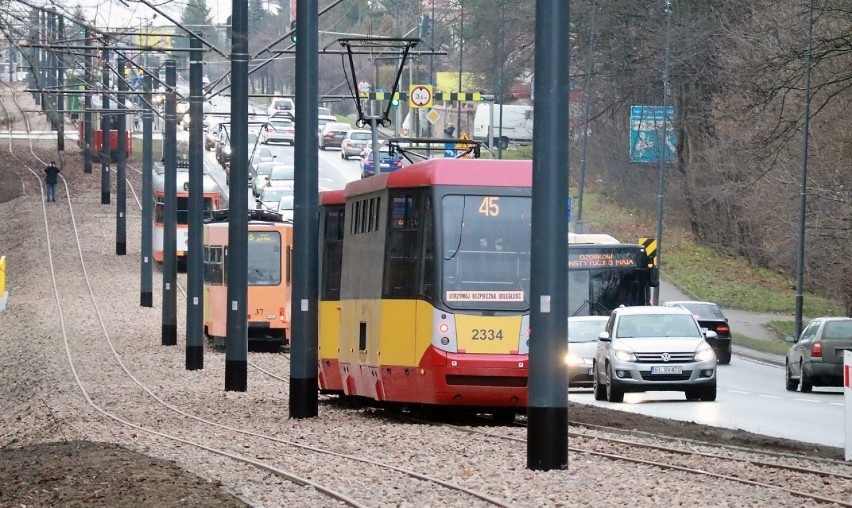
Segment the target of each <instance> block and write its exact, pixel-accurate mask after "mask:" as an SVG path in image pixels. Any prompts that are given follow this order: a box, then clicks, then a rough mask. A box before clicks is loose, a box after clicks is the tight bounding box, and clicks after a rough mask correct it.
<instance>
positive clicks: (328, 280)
mask: <svg viewBox="0 0 852 508" xmlns="http://www.w3.org/2000/svg"><path fill="white" fill-rule="evenodd" d="M344 217H345V213H344V211H343V208H342V207H341V208H340V209H337V210H329V211H328V212H327V213H326V215H325V229H324V231H323V249H322V279H321V281H320V284H321V287H320V297H321V298H322V299H323V300H340V275H341V274H340V267H341V265H342V263H343V231H344V230H343V220H344Z"/></svg>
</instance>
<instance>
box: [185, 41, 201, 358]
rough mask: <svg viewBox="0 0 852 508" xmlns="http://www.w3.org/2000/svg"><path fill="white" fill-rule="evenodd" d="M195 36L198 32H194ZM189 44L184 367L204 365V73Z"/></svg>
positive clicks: (197, 47) (195, 45)
mask: <svg viewBox="0 0 852 508" xmlns="http://www.w3.org/2000/svg"><path fill="white" fill-rule="evenodd" d="M198 35H199V36H200V35H201V34H198ZM189 47H190V48H191V49H193V50H194V51H190V53H189V239H188V241H189V245H188V250H187V254H186V277H187V286H188V287H187V302H186V370H198V369H203V368H204V256H203V255H202V249H203V248H204V241H203V240H204V239H203V233H204V231H203V228H204V147H203V146H202V143H203V142H204V139H203V138H204V130H203V127H204V126H203V125H202V123H203V119H202V116H203V115H204V113H203V111H202V108H203V99H204V98H203V94H204V90H203V87H204V84H203V83H202V78H203V76H204V68H203V63H202V61H201V58H202V55H203V53H202V52H201V41H200V40H199V39H198V38H196V37H192V38H190V40H189Z"/></svg>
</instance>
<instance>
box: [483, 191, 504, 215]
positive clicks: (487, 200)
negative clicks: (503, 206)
mask: <svg viewBox="0 0 852 508" xmlns="http://www.w3.org/2000/svg"><path fill="white" fill-rule="evenodd" d="M499 199H500V198H498V197H494V196H486V197H484V198H482V203H480V204H479V213H481V214H482V215H484V216H486V217H497V216H498V215H500V205H498V204H497V201H498V200H499Z"/></svg>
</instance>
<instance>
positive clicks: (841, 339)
mask: <svg viewBox="0 0 852 508" xmlns="http://www.w3.org/2000/svg"><path fill="white" fill-rule="evenodd" d="M786 340H787V342H792V343H793V347H791V348H790V350H789V351H787V361H786V369H785V370H786V376H785V378H786V379H785V381H786V386H787V390H789V391H791V392H794V391H796V389H797V388H799V386H800V385H801V389H802V392H804V393H807V392H810V391H811V390H813V387H814V386H843V354H844V353H845V352H846V351H852V318H848V317H821V318H817V319H814V320H813V321H811V322H810V323H809V324H808V326H807V327H805V329H804V330H802V334H801V335H800V336H799V337H798V338H795V337H788V338H787V339H786Z"/></svg>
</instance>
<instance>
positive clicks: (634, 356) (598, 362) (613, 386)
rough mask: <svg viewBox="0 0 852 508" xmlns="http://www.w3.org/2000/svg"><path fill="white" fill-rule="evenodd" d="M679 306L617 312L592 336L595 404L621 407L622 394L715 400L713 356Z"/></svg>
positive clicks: (710, 333) (695, 323)
mask: <svg viewBox="0 0 852 508" xmlns="http://www.w3.org/2000/svg"><path fill="white" fill-rule="evenodd" d="M715 337H716V332H714V331H712V330H708V331H705V332H702V331H701V327H700V326H699V325H698V321H696V320H695V316H693V315H692V313H691V312H689V311H688V310H686V309H684V308H683V307H656V306H639V307H619V308H617V309H615V310H613V311H612V313H611V314H610V316H609V321H608V322H607V324H606V329H605V330H604V331H603V332H601V333H600V335H599V336H598V349H597V352H596V354H595V360H594V364H593V366H592V376H593V379H592V386H593V390H594V394H595V400H608V401H610V402H622V401H623V400H624V394H625V392H647V391H683V392H686V400H703V401H713V400H716V355H715V353H713V348H712V347H710V344H708V343H707V341H705V340H704V339H705V338H708V339H713V338H715Z"/></svg>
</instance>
